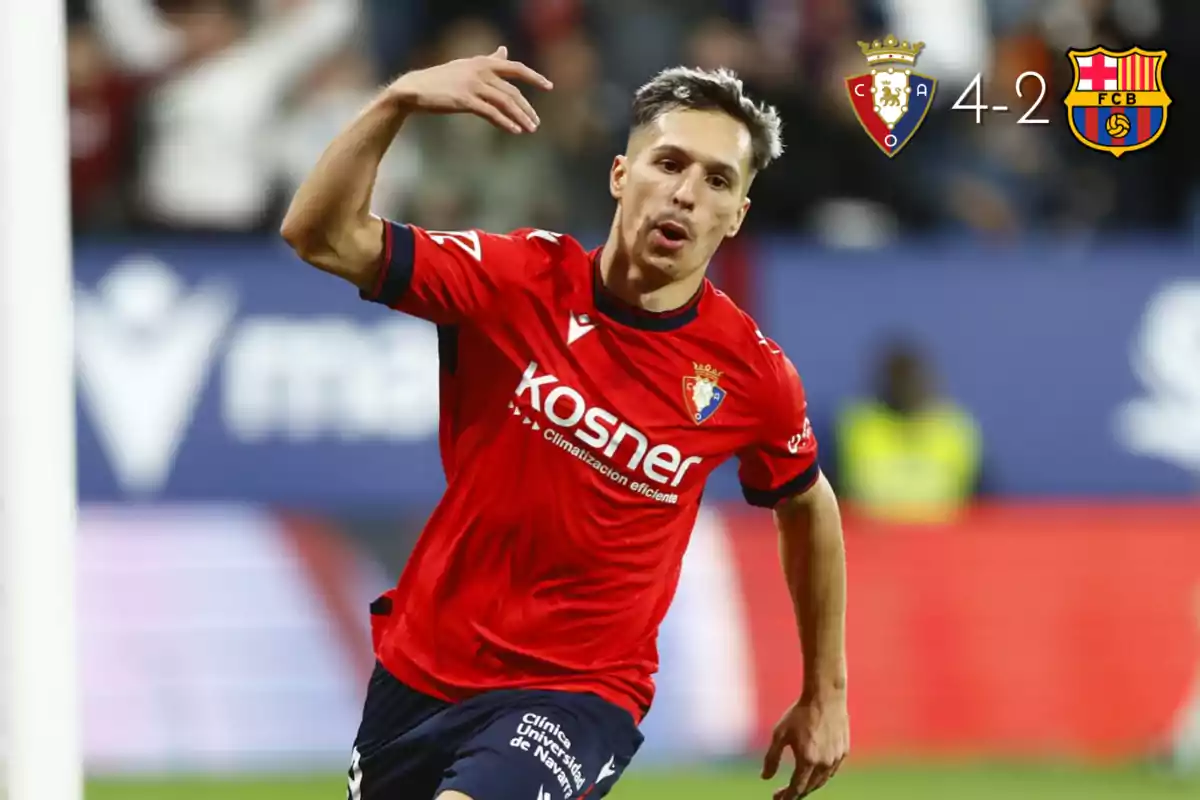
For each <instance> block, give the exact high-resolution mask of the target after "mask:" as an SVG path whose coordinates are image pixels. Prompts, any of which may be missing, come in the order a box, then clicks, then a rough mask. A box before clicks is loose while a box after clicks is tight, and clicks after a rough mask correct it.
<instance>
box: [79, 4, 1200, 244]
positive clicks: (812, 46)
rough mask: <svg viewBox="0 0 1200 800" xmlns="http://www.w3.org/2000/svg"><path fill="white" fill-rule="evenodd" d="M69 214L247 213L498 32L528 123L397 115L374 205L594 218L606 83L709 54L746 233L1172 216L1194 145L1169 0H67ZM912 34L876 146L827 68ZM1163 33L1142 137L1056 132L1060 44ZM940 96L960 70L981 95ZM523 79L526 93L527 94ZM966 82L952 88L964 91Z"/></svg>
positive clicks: (1182, 222)
mask: <svg viewBox="0 0 1200 800" xmlns="http://www.w3.org/2000/svg"><path fill="white" fill-rule="evenodd" d="M68 9H69V12H70V20H71V26H70V33H69V49H68V58H69V81H70V104H71V155H72V180H73V198H74V200H73V204H74V209H73V210H74V220H75V226H76V229H77V231H80V232H90V233H114V232H115V233H123V232H130V231H155V232H162V231H186V232H193V233H194V232H213V231H219V232H268V231H271V230H272V229H274V228H275V227H276V226H277V224H278V220H279V219H280V217H281V214H282V211H283V209H284V207H285V206H286V203H287V201H288V199H289V198H290V196H291V193H292V191H293V190H294V189H295V187H296V186H297V184H298V182H299V181H300V180H302V178H303V176H304V175H305V173H306V172H307V170H308V169H309V168H310V167H311V165H312V164H313V163H314V162H315V161H316V159H317V158H318V156H319V155H320V153H321V151H322V149H323V148H324V147H325V145H326V144H327V143H328V141H329V140H330V138H332V136H333V135H334V134H335V133H336V132H337V130H338V129H339V128H340V127H341V126H343V125H344V124H345V123H346V122H347V121H349V120H350V119H351V118H352V117H353V115H354V114H355V113H356V112H357V111H358V109H359V108H361V106H362V105H363V104H364V103H365V102H366V101H367V100H368V99H369V98H370V97H371V96H372V95H373V93H374V92H376V91H377V89H378V87H379V86H380V85H382V84H383V83H385V82H386V81H388V80H389V79H390V78H391V77H393V76H395V75H396V74H398V73H400V72H402V71H404V70H407V69H412V68H417V67H420V66H423V65H427V64H430V63H434V62H441V61H445V60H448V59H452V58H456V57H460V56H469V55H474V54H479V53H487V52H490V51H491V50H493V49H494V48H495V47H496V45H497V44H499V43H505V44H507V45H509V48H510V52H511V53H512V54H513V56H514V57H515V58H519V59H521V60H525V61H527V62H528V63H530V64H531V65H532V66H534V67H535V68H537V69H539V70H540V71H542V72H544V73H545V74H546V75H548V76H549V77H550V78H551V79H552V80H553V81H554V82H555V84H556V89H555V91H553V92H551V93H547V94H540V95H535V96H534V97H533V100H534V102H535V105H536V106H537V108H538V113H539V115H540V116H541V119H542V120H543V125H542V129H541V131H540V132H539V133H538V134H537V135H536V136H531V137H514V136H510V135H506V134H503V133H500V132H498V131H495V130H493V129H492V128H490V127H489V126H487V125H485V124H483V123H481V122H479V121H478V120H475V119H470V118H464V117H438V118H425V119H420V120H417V121H416V122H414V124H412V126H411V128H410V129H406V131H405V133H404V135H403V136H402V137H401V138H400V139H399V140H398V141H397V142H396V144H395V146H394V147H393V148H392V150H391V152H390V154H389V156H388V159H387V161H386V163H385V165H384V167H383V169H382V172H381V175H380V179H379V183H378V194H377V197H376V199H375V203H376V210H377V211H378V212H380V213H384V214H389V215H395V216H397V217H399V218H403V219H406V220H410V221H413V222H417V223H419V224H422V225H426V226H428V227H432V228H440V229H454V228H460V227H466V226H472V227H482V228H488V229H493V230H501V229H503V230H508V229H511V228H515V227H520V226H527V225H532V226H540V227H545V228H550V229H553V230H561V231H569V232H572V233H576V234H577V235H593V236H594V235H596V234H597V233H598V232H602V231H604V230H605V229H606V228H607V225H608V221H609V218H610V216H611V212H612V206H611V200H610V198H609V197H608V194H607V191H606V188H605V186H606V177H605V176H606V172H607V170H608V168H609V166H610V164H611V160H612V156H613V154H614V153H617V152H619V151H621V150H622V149H623V147H624V141H625V135H626V126H627V122H628V110H629V99H630V95H631V93H632V91H633V90H634V89H635V88H636V87H637V86H638V85H640V83H641V82H643V81H644V80H646V79H647V78H648V77H649V76H651V75H652V74H653V73H654V72H655V71H657V70H658V69H660V68H662V67H664V66H668V65H672V64H677V63H688V64H693V65H698V66H704V67H716V66H727V67H731V68H733V69H735V70H737V71H738V73H739V74H740V75H741V76H742V77H743V78H744V80H745V82H746V84H747V85H748V87H749V88H750V89H752V90H753V91H754V92H755V94H756V95H758V96H759V97H761V98H762V99H764V100H767V101H768V102H771V103H773V104H775V105H777V106H778V107H779V108H780V110H781V112H782V114H783V117H784V121H785V137H786V142H787V145H788V149H787V151H786V153H785V155H784V157H783V159H782V160H781V162H780V163H779V164H777V165H776V166H774V167H772V168H771V169H770V170H768V171H767V172H766V173H764V174H763V175H762V176H761V177H760V178H759V180H758V182H757V183H756V184H755V186H754V190H753V193H752V198H753V200H754V204H755V205H754V211H753V213H752V214H751V215H750V219H749V222H748V229H749V230H752V231H755V232H772V233H774V232H783V233H798V234H802V235H806V236H810V237H812V238H813V239H815V240H817V241H821V242H825V243H829V244H833V245H840V246H872V245H878V244H881V243H885V242H887V241H888V240H889V239H891V238H892V237H895V236H898V235H914V234H936V233H943V232H962V231H967V232H974V233H976V234H980V235H983V236H986V237H989V238H1002V239H1012V238H1016V237H1028V236H1034V235H1038V234H1064V233H1066V234H1071V235H1082V236H1087V235H1090V234H1093V233H1096V232H1101V231H1103V232H1131V231H1146V230H1154V231H1164V232H1166V231H1169V232H1175V233H1178V234H1181V235H1186V234H1188V233H1191V232H1195V231H1196V230H1197V228H1198V221H1200V166H1198V164H1200V159H1197V158H1196V157H1195V156H1194V155H1192V153H1191V152H1190V151H1189V150H1188V149H1187V145H1185V141H1186V137H1187V136H1188V135H1189V134H1192V135H1194V132H1195V131H1197V130H1200V128H1197V126H1196V120H1195V111H1194V107H1195V104H1194V103H1193V104H1189V103H1187V102H1181V98H1182V97H1183V96H1184V95H1185V94H1186V93H1187V91H1188V89H1187V86H1186V84H1187V82H1188V80H1189V77H1190V75H1192V74H1196V72H1195V69H1194V68H1195V67H1196V61H1197V58H1198V56H1200V47H1197V46H1196V45H1197V43H1198V42H1200V4H1197V3H1196V2H1195V0H953V2H950V1H949V0H487V2H484V0H439V2H429V0H68ZM893 32H894V33H896V34H897V35H898V36H900V37H902V38H911V39H914V40H918V39H919V40H923V41H925V42H926V43H927V44H926V48H925V51H924V52H923V53H922V54H921V57H920V59H919V61H918V64H917V71H918V72H922V73H925V74H929V75H933V76H935V77H937V78H938V80H939V84H938V90H937V98H936V102H935V107H934V110H933V111H931V112H930V114H929V115H928V117H927V120H926V122H925V124H924V127H923V129H922V130H921V131H920V132H919V133H918V134H917V136H916V137H915V138H914V140H913V142H912V144H910V145H909V146H908V147H907V148H906V149H905V150H904V151H903V153H902V154H900V155H899V156H898V157H897V158H895V159H888V158H887V157H885V156H884V155H883V154H882V153H880V152H879V151H878V150H877V149H876V148H875V145H874V144H872V143H871V142H870V140H869V139H868V137H867V136H866V134H865V133H864V132H863V131H862V130H861V128H860V125H859V123H858V121H857V120H856V119H855V117H854V115H853V111H852V109H851V106H850V103H849V101H848V98H847V95H846V90H845V87H844V80H845V78H846V77H847V76H850V75H854V74H860V73H862V72H864V71H865V63H864V61H863V57H862V53H861V52H860V50H859V47H858V46H857V44H856V42H857V40H859V39H867V38H877V37H881V36H883V35H884V34H886V33H893ZM1095 44H1105V45H1109V46H1113V47H1120V48H1124V47H1127V46H1130V45H1140V46H1142V47H1145V48H1154V49H1157V48H1164V49H1167V50H1168V51H1169V54H1170V55H1169V58H1168V61H1167V80H1166V86H1167V89H1168V91H1169V92H1171V94H1172V95H1173V97H1174V98H1175V103H1174V105H1173V106H1172V107H1171V110H1170V122H1169V124H1168V126H1167V131H1166V133H1165V134H1164V136H1163V137H1162V139H1161V140H1160V141H1159V142H1157V143H1156V144H1155V145H1154V146H1153V147H1151V148H1149V149H1148V150H1145V151H1141V152H1138V153H1134V154H1130V155H1128V156H1126V157H1123V158H1121V159H1119V160H1118V159H1114V158H1112V157H1111V156H1109V155H1107V154H1103V153H1098V152H1095V151H1092V150H1089V149H1088V148H1086V147H1084V146H1083V145H1082V144H1080V143H1079V142H1077V141H1076V140H1075V139H1074V137H1073V136H1072V135H1071V134H1070V132H1069V130H1068V128H1067V126H1066V114H1065V111H1064V108H1063V105H1062V101H1061V98H1062V97H1063V96H1064V94H1065V93H1066V91H1067V89H1068V88H1069V83H1070V80H1071V70H1070V66H1069V63H1068V62H1067V59H1066V58H1065V57H1064V55H1063V54H1064V52H1065V50H1066V49H1067V48H1068V47H1090V46H1093V45H1095ZM1026 70H1036V71H1038V72H1040V73H1042V74H1043V75H1045V76H1046V78H1047V82H1048V87H1047V88H1048V91H1047V93H1046V98H1045V100H1044V102H1043V103H1042V105H1041V107H1040V109H1039V110H1038V112H1037V113H1036V114H1035V115H1034V116H1039V117H1043V118H1048V119H1049V120H1051V122H1050V124H1047V125H1019V124H1016V117H1017V116H1018V114H1008V115H1003V116H1001V115H996V114H992V115H988V116H986V118H985V119H984V120H983V122H982V124H980V123H977V122H976V119H975V115H974V114H973V113H972V112H969V111H961V110H958V111H955V110H952V109H951V106H952V105H953V104H954V102H955V100H956V99H958V98H959V96H960V95H961V94H962V93H963V92H964V90H966V89H967V88H968V86H969V84H970V83H971V80H972V78H973V77H974V76H975V75H976V74H982V75H983V76H984V80H983V83H982V92H983V96H982V98H981V99H982V101H983V102H984V103H987V104H991V105H999V104H1007V105H1009V106H1010V107H1012V108H1014V109H1018V110H1023V109H1024V108H1026V107H1028V105H1029V103H1030V102H1031V100H1032V97H1031V93H1032V95H1033V96H1036V93H1037V92H1036V85H1035V84H1033V83H1026V84H1025V85H1024V87H1023V88H1024V90H1025V97H1024V98H1023V99H1022V98H1018V97H1017V95H1016V93H1015V91H1014V86H1013V85H1014V81H1015V78H1016V76H1017V75H1018V74H1020V73H1021V72H1024V71H1026ZM531 91H534V90H531ZM972 101H973V98H972V97H970V96H968V97H967V98H966V100H964V102H966V103H970V102H972Z"/></svg>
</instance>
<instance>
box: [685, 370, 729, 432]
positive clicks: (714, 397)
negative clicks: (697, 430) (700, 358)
mask: <svg viewBox="0 0 1200 800" xmlns="http://www.w3.org/2000/svg"><path fill="white" fill-rule="evenodd" d="M692 366H693V367H694V368H695V370H696V374H694V375H688V376H687V377H686V378H684V379H683V404H684V406H685V407H686V408H687V410H688V413H689V414H690V415H691V417H692V422H695V423H696V424H697V425H699V424H700V423H701V422H704V421H705V420H706V419H708V418H709V417H711V416H712V415H713V414H715V413H717V409H718V408H719V407H720V406H721V401H723V400H724V399H725V395H726V394H727V392H726V391H725V390H724V389H722V388H721V386H720V380H721V372H720V371H719V370H716V369H713V367H712V365H710V364H697V363H695V362H692Z"/></svg>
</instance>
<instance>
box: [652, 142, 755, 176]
mask: <svg viewBox="0 0 1200 800" xmlns="http://www.w3.org/2000/svg"><path fill="white" fill-rule="evenodd" d="M650 152H651V153H652V154H653V155H656V156H675V157H676V158H679V159H681V160H683V161H699V162H700V163H701V164H703V165H704V166H705V168H706V169H708V171H709V172H715V173H717V174H718V175H722V176H724V177H725V178H726V179H728V180H729V181H731V182H734V181H737V180H738V178H739V176H740V175H741V171H740V170H739V169H738V168H737V167H736V166H734V165H733V164H730V163H729V162H727V161H722V160H721V159H719V158H698V157H697V156H696V154H695V153H693V152H691V151H690V150H687V149H686V148H684V147H680V146H679V145H677V144H660V145H657V146H655V147H654V148H653V149H651V151H650Z"/></svg>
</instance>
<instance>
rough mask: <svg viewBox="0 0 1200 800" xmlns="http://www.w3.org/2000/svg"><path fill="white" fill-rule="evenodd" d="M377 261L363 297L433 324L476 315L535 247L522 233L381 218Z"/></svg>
mask: <svg viewBox="0 0 1200 800" xmlns="http://www.w3.org/2000/svg"><path fill="white" fill-rule="evenodd" d="M383 236H384V242H383V264H382V267H381V269H380V270H379V277H378V279H377V281H376V283H375V286H373V287H372V288H371V290H370V291H365V290H364V291H363V292H361V296H362V298H363V299H364V300H370V301H372V302H376V303H382V304H383V305H386V306H388V307H390V308H394V309H395V310H397V311H403V312H404V313H406V314H411V315H413V316H415V317H420V318H421V319H426V320H429V321H431V322H436V323H438V324H454V323H459V322H463V321H466V320H471V319H474V318H477V317H479V316H481V315H483V314H486V313H487V312H488V311H489V310H491V309H493V308H496V307H497V306H498V305H499V301H500V299H501V298H502V297H503V296H504V293H505V291H506V290H507V289H509V288H511V287H512V286H514V285H516V284H518V283H519V282H520V281H521V280H522V279H523V277H524V276H525V275H527V273H528V264H529V260H530V258H531V257H532V256H533V254H534V253H535V252H536V248H535V247H534V246H533V244H532V243H531V242H529V241H528V239H527V238H526V237H524V236H519V235H501V234H495V233H486V232H484V231H479V230H466V231H430V230H425V229H422V228H419V227H417V226H415V225H401V224H398V223H395V222H390V221H387V220H385V221H384V233H383Z"/></svg>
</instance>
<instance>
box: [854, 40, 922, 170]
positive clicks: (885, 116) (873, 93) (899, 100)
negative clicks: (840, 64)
mask: <svg viewBox="0 0 1200 800" xmlns="http://www.w3.org/2000/svg"><path fill="white" fill-rule="evenodd" d="M858 46H859V48H860V49H861V50H862V52H863V55H864V56H865V57H866V59H867V66H869V67H870V68H871V71H870V72H864V73H863V74H861V75H854V76H851V77H849V78H847V79H846V91H847V92H849V94H850V104H851V105H852V106H853V107H854V113H855V114H856V115H857V116H858V121H859V122H860V123H862V126H863V130H865V131H866V132H867V135H868V136H870V137H871V141H873V142H875V144H876V145H878V146H879V149H880V150H882V151H883V152H884V153H885V154H886V155H887V156H888V157H889V158H891V157H892V156H895V155H896V153H899V152H900V150H901V149H902V148H903V147H904V145H906V144H908V141H909V139H911V138H912V137H913V134H914V133H916V132H917V128H920V127H921V123H922V122H924V121H925V114H927V113H928V112H929V107H930V106H931V105H932V104H933V93H934V91H935V90H936V89H937V81H936V80H934V79H933V78H930V77H929V76H927V75H918V74H917V73H915V72H913V67H914V66H916V63H917V55H918V54H919V53H920V52H921V50H923V49H924V48H925V43H924V42H914V43H912V44H910V43H908V42H902V41H900V40H898V39H897V38H896V37H895V36H891V35H889V36H887V37H886V38H884V39H883V40H882V41H881V40H879V39H876V40H875V41H873V42H859V43H858Z"/></svg>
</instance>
